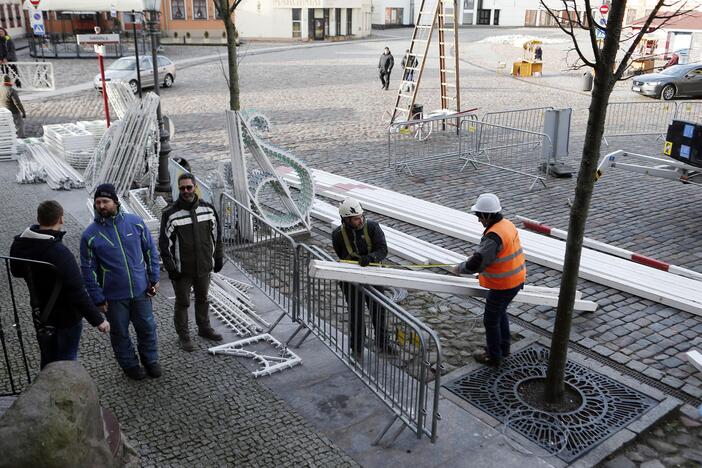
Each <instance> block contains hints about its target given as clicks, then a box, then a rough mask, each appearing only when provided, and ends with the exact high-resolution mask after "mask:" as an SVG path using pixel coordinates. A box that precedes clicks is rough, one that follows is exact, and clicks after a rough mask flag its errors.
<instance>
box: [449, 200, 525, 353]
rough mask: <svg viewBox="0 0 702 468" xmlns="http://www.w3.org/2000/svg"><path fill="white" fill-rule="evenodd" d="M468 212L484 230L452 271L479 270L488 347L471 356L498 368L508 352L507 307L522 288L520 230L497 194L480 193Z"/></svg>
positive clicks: (522, 268) (465, 272) (470, 271)
mask: <svg viewBox="0 0 702 468" xmlns="http://www.w3.org/2000/svg"><path fill="white" fill-rule="evenodd" d="M471 211H472V212H473V213H474V214H475V215H476V216H477V217H478V220H479V221H480V224H482V225H483V226H484V227H485V231H484V232H483V237H482V239H480V245H479V246H478V248H477V250H476V251H475V253H473V255H472V256H471V257H470V258H469V259H468V260H466V261H465V262H463V263H461V264H459V265H456V266H455V267H454V269H453V273H454V274H456V275H460V274H473V273H479V279H480V286H482V287H484V288H487V289H489V290H490V291H489V292H488V295H487V299H486V300H485V313H484V315H483V323H484V325H485V338H486V341H487V348H486V349H484V350H481V351H478V352H476V353H475V354H474V357H475V360H476V361H478V362H480V363H483V364H487V365H488V366H494V367H498V366H499V365H500V364H501V363H502V359H503V358H505V357H507V356H509V353H510V342H511V339H510V333H509V316H508V314H507V306H509V303H510V302H512V299H514V296H516V295H517V293H518V292H519V291H520V290H521V289H522V288H523V287H524V281H525V280H526V263H525V260H524V252H523V251H522V244H521V241H520V240H519V232H518V231H517V228H516V227H515V226H514V224H512V222H511V221H509V220H508V219H505V218H504V217H503V216H502V213H501V212H502V206H500V199H499V198H497V195H495V194H494V193H483V194H482V195H480V196H479V197H478V200H477V201H476V203H475V205H473V206H472V207H471Z"/></svg>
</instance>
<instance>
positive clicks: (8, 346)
mask: <svg viewBox="0 0 702 468" xmlns="http://www.w3.org/2000/svg"><path fill="white" fill-rule="evenodd" d="M0 259H2V264H0V270H1V271H0V288H2V294H1V295H0V347H1V348H2V363H1V364H0V396H12V395H19V394H20V393H21V392H22V391H24V390H25V389H26V388H27V387H28V386H29V384H30V383H31V382H32V379H33V377H34V376H35V375H36V373H38V372H39V354H40V353H39V349H38V345H37V344H36V335H35V329H34V320H33V318H32V304H31V302H30V298H29V292H28V289H27V286H26V283H25V281H24V280H22V279H17V278H13V277H12V274H11V271H10V267H11V265H13V266H14V268H15V270H19V269H22V268H28V267H30V266H31V267H33V268H37V267H38V268H48V269H51V270H54V271H55V270H56V268H55V267H54V265H52V264H51V263H46V262H39V261H35V260H27V259H22V258H13V257H5V256H0ZM60 284H61V283H60V282H59V281H57V282H56V284H54V285H53V288H55V289H58V290H59V291H60V288H61V286H60ZM53 293H54V291H52V294H53ZM56 293H58V291H56Z"/></svg>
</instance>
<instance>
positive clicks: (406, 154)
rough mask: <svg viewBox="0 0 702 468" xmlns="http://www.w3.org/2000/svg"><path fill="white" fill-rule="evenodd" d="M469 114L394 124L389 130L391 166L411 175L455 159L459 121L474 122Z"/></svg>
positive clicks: (458, 148)
mask: <svg viewBox="0 0 702 468" xmlns="http://www.w3.org/2000/svg"><path fill="white" fill-rule="evenodd" d="M476 119H477V116H475V115H472V114H467V115H462V116H461V117H460V118H446V116H436V117H429V118H426V119H419V120H410V121H407V122H396V123H394V124H390V126H389V127H388V154H389V158H390V160H389V162H390V166H391V167H393V168H394V169H395V170H398V171H406V172H407V173H408V174H410V175H413V172H412V168H413V167H415V169H416V167H425V164H427V163H432V162H436V161H440V160H446V159H448V160H452V159H453V160H457V158H458V155H459V152H460V142H459V132H458V128H459V126H460V122H461V121H463V120H476Z"/></svg>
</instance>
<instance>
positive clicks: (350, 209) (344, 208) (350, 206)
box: [339, 197, 363, 218]
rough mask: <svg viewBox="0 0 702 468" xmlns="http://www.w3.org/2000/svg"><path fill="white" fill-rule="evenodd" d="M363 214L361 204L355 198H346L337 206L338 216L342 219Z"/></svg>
mask: <svg viewBox="0 0 702 468" xmlns="http://www.w3.org/2000/svg"><path fill="white" fill-rule="evenodd" d="M362 214H363V208H361V204H360V203H359V202H358V200H356V199H355V198H351V197H349V198H347V199H345V200H344V201H343V202H341V205H339V215H340V216H341V217H342V218H348V217H351V216H359V215H362Z"/></svg>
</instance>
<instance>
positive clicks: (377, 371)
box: [220, 194, 442, 443]
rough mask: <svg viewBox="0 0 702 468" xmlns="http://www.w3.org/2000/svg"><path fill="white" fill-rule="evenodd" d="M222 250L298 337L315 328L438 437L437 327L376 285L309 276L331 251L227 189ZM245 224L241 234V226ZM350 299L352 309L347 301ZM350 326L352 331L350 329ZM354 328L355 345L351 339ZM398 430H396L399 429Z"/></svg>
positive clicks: (418, 429) (417, 426)
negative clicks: (296, 235)
mask: <svg viewBox="0 0 702 468" xmlns="http://www.w3.org/2000/svg"><path fill="white" fill-rule="evenodd" d="M220 218H221V220H222V225H223V227H224V232H223V236H224V241H225V246H226V248H225V250H226V252H227V254H228V256H229V257H230V258H231V259H232V260H233V262H234V263H235V265H236V266H237V267H239V269H240V270H242V272H243V273H244V274H245V275H246V276H247V277H249V278H250V279H251V280H252V281H253V282H254V284H255V285H256V286H258V287H259V288H260V289H261V290H262V291H263V292H264V293H265V294H266V295H267V296H268V297H269V298H271V299H272V300H273V301H274V302H275V303H276V304H278V306H279V307H280V308H281V309H282V310H283V314H282V315H281V317H280V318H278V320H277V321H276V322H275V323H274V324H273V325H272V327H271V330H272V329H273V328H274V327H275V326H276V325H277V324H278V323H279V322H280V320H281V319H282V317H283V316H284V315H288V316H289V317H291V319H292V320H293V322H296V323H298V324H299V326H298V328H297V329H296V330H295V332H293V333H292V335H291V336H290V337H289V338H288V339H287V341H286V345H289V344H290V343H291V342H292V341H293V340H294V339H295V338H296V336H297V335H298V334H300V332H304V334H303V336H302V337H301V338H300V339H299V341H298V342H297V344H296V345H295V346H296V347H297V346H300V345H301V344H302V342H303V341H304V340H305V339H306V338H307V337H308V336H309V335H311V334H313V335H315V336H316V337H317V338H318V339H319V340H320V341H321V342H322V343H323V344H324V345H325V346H326V347H327V348H328V349H329V350H330V351H331V352H332V353H334V354H335V355H336V356H337V357H338V358H339V359H340V360H341V362H342V363H344V365H346V366H347V367H348V368H349V369H350V370H351V371H352V372H353V373H354V374H355V375H356V376H357V377H358V378H359V379H360V380H361V381H362V382H363V383H364V384H365V385H366V386H367V387H368V388H369V389H370V390H371V391H372V392H373V393H374V394H375V395H377V396H378V398H380V400H381V401H382V402H383V403H384V404H385V405H386V406H387V407H388V408H389V409H390V411H391V412H393V413H394V418H393V419H392V421H390V423H389V424H388V425H387V426H386V427H385V428H384V430H383V431H381V433H380V434H379V436H378V437H377V439H376V443H377V442H379V441H380V439H381V438H382V437H383V436H384V435H385V434H386V432H387V431H388V430H389V429H390V427H392V425H393V424H394V423H395V422H396V421H397V420H398V419H399V420H400V421H402V423H403V428H404V427H409V428H411V429H412V431H413V432H414V433H415V434H416V435H417V437H418V438H420V437H421V436H422V435H427V436H429V437H430V439H431V441H432V442H434V441H435V440H436V437H437V426H438V421H439V418H440V416H439V412H438V405H439V389H440V385H441V384H440V380H441V379H440V374H441V362H442V360H441V345H440V342H439V338H438V336H437V335H436V333H435V332H434V331H433V330H431V329H430V328H429V327H427V326H426V325H424V324H423V323H421V322H420V321H419V320H417V319H416V318H414V317H412V316H411V315H410V314H409V313H407V312H406V311H405V310H404V309H402V308H401V307H400V306H398V305H397V304H394V303H393V302H391V301H390V300H389V299H388V298H387V297H386V296H385V295H383V294H382V293H381V292H379V291H378V290H377V289H375V288H371V287H363V286H357V285H351V284H348V283H343V284H341V283H339V282H337V281H330V280H320V279H315V278H311V277H310V276H309V263H310V261H311V260H312V259H325V260H328V259H329V257H328V256H327V255H326V254H325V253H324V252H323V251H322V250H321V249H318V248H315V247H310V246H308V245H305V244H302V243H296V242H295V241H294V240H293V239H292V238H290V237H289V236H288V235H286V234H285V233H283V232H281V231H279V230H277V229H275V228H274V227H272V226H271V225H269V224H268V223H267V222H266V221H265V220H264V219H263V218H262V217H260V216H258V215H257V214H255V213H253V212H252V211H251V210H250V209H248V208H247V207H245V206H243V205H242V204H240V203H238V202H237V201H236V200H235V199H234V198H232V197H231V196H230V195H228V194H222V195H221V196H220ZM245 225H248V226H249V232H248V234H246V233H244V234H242V232H241V231H242V230H244V229H242V228H241V226H245ZM347 301H349V302H352V303H355V304H356V306H355V308H354V310H356V311H358V312H357V313H356V314H353V317H352V314H351V313H350V311H349V302H347ZM351 327H353V330H354V331H353V332H352V331H351ZM352 334H353V340H354V341H353V345H352V343H351V341H350V340H351V339H352ZM398 434H399V433H398Z"/></svg>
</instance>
